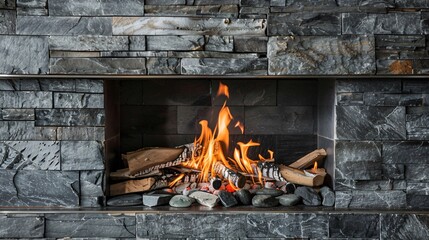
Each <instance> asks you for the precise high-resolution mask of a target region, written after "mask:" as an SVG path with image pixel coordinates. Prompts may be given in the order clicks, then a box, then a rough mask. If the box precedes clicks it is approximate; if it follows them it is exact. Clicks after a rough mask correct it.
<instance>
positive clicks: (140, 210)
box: [0, 206, 429, 215]
mask: <svg viewBox="0 0 429 240" xmlns="http://www.w3.org/2000/svg"><path fill="white" fill-rule="evenodd" d="M74 213H79V214H80V213H82V214H94V213H100V214H111V215H119V214H124V215H134V214H171V213H189V214H251V213H285V214H295V213H307V214H308V213H315V214H425V215H426V214H429V209H421V210H418V209H412V210H411V209H335V208H334V207H323V206H319V207H311V206H295V207H274V208H255V207H252V206H239V207H234V208H225V207H221V206H217V207H214V208H209V207H205V206H192V207H190V208H183V209H180V208H173V207H169V206H160V207H155V208H150V207H142V206H139V207H102V208H35V207H32V208H0V214H74Z"/></svg>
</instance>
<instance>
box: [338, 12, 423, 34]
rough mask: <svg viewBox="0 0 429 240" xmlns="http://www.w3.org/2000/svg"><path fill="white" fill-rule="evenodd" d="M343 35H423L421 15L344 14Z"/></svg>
mask: <svg viewBox="0 0 429 240" xmlns="http://www.w3.org/2000/svg"><path fill="white" fill-rule="evenodd" d="M342 18H343V27H342V29H343V30H342V32H343V34H421V33H422V29H421V25H420V13H419V12H416V13H413V12H396V13H390V14H366V13H343V15H342Z"/></svg>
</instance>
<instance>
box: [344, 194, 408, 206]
mask: <svg viewBox="0 0 429 240" xmlns="http://www.w3.org/2000/svg"><path fill="white" fill-rule="evenodd" d="M406 204H407V202H406V194H405V192H404V191H402V190H393V191H357V190H354V191H336V192H335V208H339V209H341V208H354V209H356V208H381V209H388V208H392V209H402V208H404V207H405V206H406Z"/></svg>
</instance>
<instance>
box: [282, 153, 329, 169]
mask: <svg viewBox="0 0 429 240" xmlns="http://www.w3.org/2000/svg"><path fill="white" fill-rule="evenodd" d="M325 157H326V150H325V149H323V148H320V149H316V150H314V151H312V152H311V153H309V154H307V155H305V156H304V157H302V158H300V159H298V160H297V161H295V162H293V163H292V164H290V165H289V167H291V168H296V169H307V168H310V167H311V166H313V165H314V163H315V162H319V161H320V160H322V159H324V158H325Z"/></svg>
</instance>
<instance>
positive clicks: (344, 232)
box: [329, 214, 380, 238]
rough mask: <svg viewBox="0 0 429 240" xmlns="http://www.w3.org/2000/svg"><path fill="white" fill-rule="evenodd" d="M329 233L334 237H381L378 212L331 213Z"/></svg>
mask: <svg viewBox="0 0 429 240" xmlns="http://www.w3.org/2000/svg"><path fill="white" fill-rule="evenodd" d="M329 233H330V237H332V238H379V237H380V216H379V215H378V214H330V215H329Z"/></svg>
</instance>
